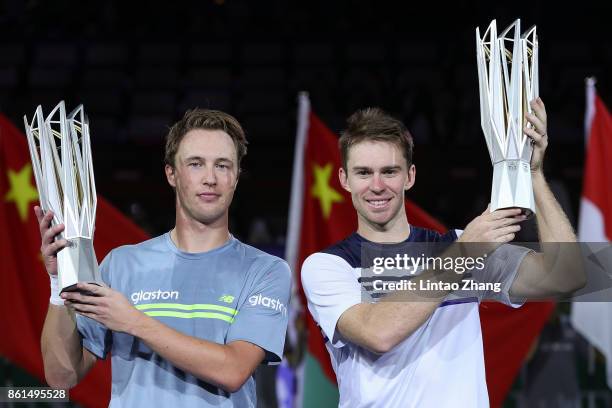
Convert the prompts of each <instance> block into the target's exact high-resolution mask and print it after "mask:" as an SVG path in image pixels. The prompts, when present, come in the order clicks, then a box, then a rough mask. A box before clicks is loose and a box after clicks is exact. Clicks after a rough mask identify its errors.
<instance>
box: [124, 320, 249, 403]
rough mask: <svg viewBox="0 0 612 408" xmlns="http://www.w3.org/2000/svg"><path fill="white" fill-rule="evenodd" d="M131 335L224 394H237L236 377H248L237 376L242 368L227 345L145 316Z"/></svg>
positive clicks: (238, 384) (237, 382) (238, 386)
mask: <svg viewBox="0 0 612 408" xmlns="http://www.w3.org/2000/svg"><path fill="white" fill-rule="evenodd" d="M130 334H132V335H133V336H135V337H138V338H140V339H141V340H142V341H144V342H145V344H147V346H149V347H150V348H151V349H152V350H153V351H155V352H156V353H158V354H159V355H160V356H162V357H163V358H164V359H166V360H168V361H169V362H171V363H172V364H173V365H174V366H175V367H177V368H179V369H181V370H183V371H185V372H188V373H190V374H192V375H194V376H196V377H198V378H200V379H201V380H203V381H206V382H208V383H211V384H214V385H216V386H219V387H221V388H223V389H225V390H227V391H230V392H234V391H236V389H238V388H240V386H241V385H242V382H243V381H241V380H240V379H239V377H240V378H242V377H244V378H246V377H248V375H249V374H250V373H244V374H245V375H244V376H241V375H238V374H237V372H239V371H241V370H242V367H240V364H239V363H238V362H237V361H235V359H234V358H233V355H232V350H230V349H229V348H228V346H227V345H223V344H217V343H213V342H210V341H206V340H202V339H198V338H195V337H192V336H188V335H185V334H183V333H180V332H178V331H176V330H174V329H172V328H170V327H168V326H166V325H164V324H163V323H160V322H159V321H157V320H155V319H153V318H151V317H149V316H146V315H144V314H143V315H142V318H141V319H140V320H139V321H138V323H137V325H136V326H135V327H134V329H133V330H132V332H131V333H130ZM237 363H238V364H237Z"/></svg>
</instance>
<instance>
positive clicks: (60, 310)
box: [34, 207, 96, 389]
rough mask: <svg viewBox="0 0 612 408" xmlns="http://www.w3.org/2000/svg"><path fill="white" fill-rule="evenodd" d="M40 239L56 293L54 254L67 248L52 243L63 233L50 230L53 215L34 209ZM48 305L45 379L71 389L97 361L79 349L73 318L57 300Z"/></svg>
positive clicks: (59, 228) (43, 343)
mask: <svg viewBox="0 0 612 408" xmlns="http://www.w3.org/2000/svg"><path fill="white" fill-rule="evenodd" d="M34 212H35V214H36V218H37V219H38V223H39V228H40V235H41V239H42V244H41V253H42V257H43V260H44V263H45V268H46V269H47V273H48V274H49V276H50V278H51V280H52V292H53V291H57V290H58V288H57V252H58V251H60V250H61V249H62V248H64V247H65V246H66V245H67V242H66V240H65V239H60V240H57V241H56V240H55V237H56V236H57V235H58V234H59V233H61V232H62V231H63V230H64V226H63V225H61V224H60V225H56V226H53V227H51V220H52V219H53V213H52V212H50V211H49V212H48V213H47V214H45V215H43V213H42V210H41V209H40V207H34ZM53 286H55V287H53ZM53 295H54V293H52V299H51V302H54V303H57V304H53V303H51V302H50V303H49V309H48V310H47V316H46V318H45V323H44V326H43V331H42V336H41V340H40V343H41V351H42V356H43V364H44V369H45V379H46V380H47V383H48V384H49V385H50V386H51V387H54V388H63V389H68V388H72V387H74V386H75V385H76V384H77V383H78V382H79V381H80V380H81V379H82V378H83V377H84V376H85V374H87V372H89V370H90V369H91V368H92V367H93V366H94V364H95V362H96V357H95V356H94V355H93V354H92V353H90V352H89V351H88V350H87V349H85V348H83V346H82V345H81V339H80V336H79V333H78V331H77V328H76V316H75V314H74V311H71V310H70V309H68V308H67V307H66V306H64V305H63V304H61V303H62V302H61V301H60V300H59V298H58V297H57V293H55V296H53Z"/></svg>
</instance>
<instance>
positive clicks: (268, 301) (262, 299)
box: [249, 293, 287, 316]
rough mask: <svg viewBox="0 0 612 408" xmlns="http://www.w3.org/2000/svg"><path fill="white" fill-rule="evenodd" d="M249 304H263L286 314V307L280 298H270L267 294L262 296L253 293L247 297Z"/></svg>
mask: <svg viewBox="0 0 612 408" xmlns="http://www.w3.org/2000/svg"><path fill="white" fill-rule="evenodd" d="M249 304H250V305H251V306H263V307H267V308H268V309H272V310H276V311H277V312H281V313H282V314H283V316H286V315H287V307H286V306H285V305H283V303H282V302H281V301H280V299H272V298H269V297H267V296H262V295H261V293H260V294H259V295H253V296H251V297H250V298H249Z"/></svg>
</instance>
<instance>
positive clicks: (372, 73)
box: [0, 0, 612, 244]
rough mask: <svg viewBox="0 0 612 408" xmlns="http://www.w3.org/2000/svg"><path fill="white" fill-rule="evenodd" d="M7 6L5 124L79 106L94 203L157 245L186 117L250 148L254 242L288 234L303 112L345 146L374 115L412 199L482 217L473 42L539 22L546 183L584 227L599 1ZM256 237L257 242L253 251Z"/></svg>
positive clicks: (246, 229) (604, 29) (611, 45)
mask: <svg viewBox="0 0 612 408" xmlns="http://www.w3.org/2000/svg"><path fill="white" fill-rule="evenodd" d="M507 3H508V4H501V5H500V4H496V3H495V2H487V1H466V2H454V3H450V4H444V3H437V2H436V3H434V2H419V3H418V4H412V2H410V3H404V2H402V3H395V2H387V1H368V2H349V1H329V2H326V1H298V2H284V1H245V0H226V1H222V0H217V1H209V0H202V1H175V2H159V3H158V2H120V1H106V2H74V1H66V0H64V1H0V16H1V20H0V109H2V111H3V112H4V113H5V114H7V115H8V116H9V117H10V118H11V119H13V120H14V121H15V122H16V123H17V125H18V126H19V127H22V126H23V125H22V123H23V119H22V117H23V115H24V114H26V115H28V116H29V117H31V115H32V114H33V112H34V110H35V108H36V106H37V105H38V104H42V105H43V108H44V109H45V112H48V111H49V110H50V109H51V108H52V107H53V106H54V105H55V104H56V103H57V102H58V101H59V100H61V99H64V100H66V102H67V104H68V109H72V107H75V106H76V105H77V104H78V103H84V104H85V107H86V110H87V112H88V114H89V117H90V122H91V129H92V140H93V154H94V165H95V172H96V183H97V188H98V193H99V194H102V195H103V196H105V197H106V198H108V199H109V200H110V201H111V202H112V203H114V204H115V205H116V206H118V207H119V208H120V209H121V210H122V211H124V212H125V213H127V214H131V215H132V217H133V218H134V219H136V220H137V222H139V223H140V224H141V225H143V226H144V227H146V228H147V229H148V230H149V231H150V232H151V233H153V234H156V233H160V232H164V231H165V230H168V229H169V228H171V227H172V225H173V223H174V203H173V197H172V191H171V189H170V188H169V187H168V186H167V184H166V182H165V178H164V175H163V160H162V158H163V138H164V136H165V134H166V132H167V129H168V126H169V125H171V124H172V123H173V122H174V121H176V120H177V119H178V118H180V117H181V116H182V114H183V113H184V111H185V110H186V109H187V108H191V107H195V106H199V107H210V108H217V109H221V110H226V111H228V112H230V113H232V114H234V115H235V116H236V117H237V118H238V119H239V120H240V121H241V122H242V123H243V125H244V127H245V129H246V131H247V136H248V139H249V141H250V146H249V154H248V155H247V157H246V160H245V162H244V165H243V167H244V170H245V171H244V174H243V176H242V180H241V183H240V184H239V188H238V192H237V195H236V198H235V200H234V204H233V210H232V213H231V214H232V229H233V231H234V233H235V234H236V235H238V236H239V237H242V238H243V239H247V240H248V236H249V233H250V231H251V230H252V229H253V227H252V224H253V221H254V220H256V219H258V220H263V221H264V222H265V223H266V225H267V228H268V231H269V233H270V234H269V235H270V240H271V241H272V242H274V243H281V244H282V242H283V240H284V235H285V230H286V218H287V212H288V202H289V190H290V177H291V170H292V158H293V145H294V138H295V127H296V120H295V117H296V96H297V92H298V91H300V90H307V91H309V92H310V95H311V98H312V107H313V110H314V111H315V112H316V113H317V114H318V115H319V116H320V117H321V118H322V119H323V120H324V121H325V122H326V123H327V124H328V125H329V126H330V127H331V128H332V130H334V131H339V130H340V129H342V127H343V126H344V120H345V118H346V117H347V116H348V115H349V114H350V113H351V112H353V111H354V110H355V109H357V108H362V107H366V106H380V107H382V108H384V109H386V110H388V111H389V112H390V113H392V114H394V115H397V116H398V117H399V118H401V119H402V120H404V121H405V123H406V124H407V126H408V128H409V129H410V130H411V132H412V134H413V136H414V138H415V141H416V151H415V163H416V166H417V183H416V186H415V188H414V189H413V190H412V191H411V192H410V193H409V196H410V198H412V199H413V200H414V201H415V202H417V203H418V204H419V205H421V206H422V207H423V208H425V209H426V210H428V211H430V212H431V213H432V214H433V215H434V216H436V217H437V218H439V219H440V220H441V221H442V222H444V223H445V224H447V225H449V226H454V227H463V226H465V224H466V223H467V222H468V221H469V220H470V219H471V218H472V217H473V216H475V215H477V214H479V213H480V212H482V210H483V209H484V207H485V206H486V203H487V202H488V198H489V194H490V184H491V163H490V160H489V156H488V153H487V150H486V147H485V142H484V137H483V135H482V131H481V129H480V111H479V99H478V77H477V68H476V51H475V32H474V30H475V27H476V26H480V27H481V28H482V29H484V28H485V27H486V26H487V25H488V24H489V22H490V20H491V19H492V18H497V20H498V27H499V28H500V29H501V28H504V27H505V26H507V25H508V24H510V23H511V22H512V21H513V19H515V18H517V17H520V18H521V19H522V20H521V23H522V27H523V29H526V28H527V27H529V26H531V25H533V24H536V25H537V27H538V36H539V41H540V94H541V96H542V99H543V100H544V102H545V103H546V107H547V110H548V113H549V135H550V147H549V149H548V153H547V157H546V161H545V164H546V170H547V171H546V174H547V176H548V177H549V178H550V179H554V180H558V181H560V182H561V183H562V185H563V188H565V189H566V190H567V192H568V193H569V198H570V206H571V211H572V213H573V214H576V213H577V206H578V200H579V195H580V189H581V180H582V165H583V134H584V132H583V118H584V78H585V77H586V76H587V75H596V76H597V77H598V85H597V86H598V91H599V93H600V95H601V96H602V97H603V98H604V100H607V101H608V104H612V90H611V86H610V79H609V78H606V75H605V73H607V72H609V71H610V68H611V66H612V36H611V35H610V25H609V16H610V14H611V13H610V12H611V11H612V6H610V4H611V3H610V2H601V3H597V2H588V1H586V2H585V1H582V2H574V3H571V4H567V5H564V4H562V3H559V2H555V3H552V2H529V3H520V2H519V3H517V2H507ZM264 239H265V237H264Z"/></svg>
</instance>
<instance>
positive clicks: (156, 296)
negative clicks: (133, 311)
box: [130, 290, 179, 305]
mask: <svg viewBox="0 0 612 408" xmlns="http://www.w3.org/2000/svg"><path fill="white" fill-rule="evenodd" d="M178 298H179V292H178V290H173V291H163V290H157V291H151V292H144V291H142V290H141V291H139V292H134V293H132V294H131V295H130V299H132V303H133V304H135V305H136V304H138V302H141V301H143V300H176V299H178Z"/></svg>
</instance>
